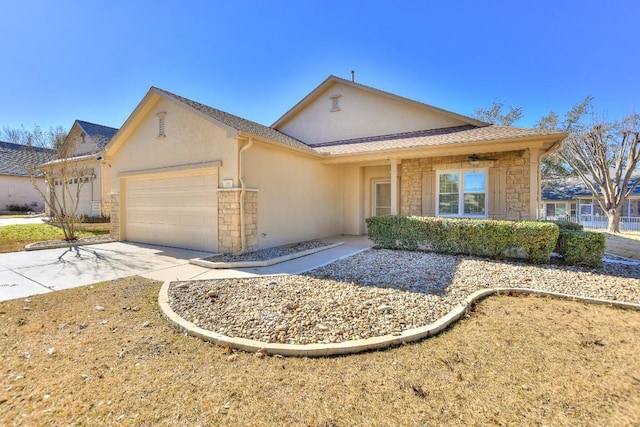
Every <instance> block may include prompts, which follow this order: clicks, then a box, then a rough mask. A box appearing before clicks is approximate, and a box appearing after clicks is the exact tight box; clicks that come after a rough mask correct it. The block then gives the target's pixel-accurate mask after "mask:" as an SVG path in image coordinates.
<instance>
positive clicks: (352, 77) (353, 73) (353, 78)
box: [351, 70, 356, 82]
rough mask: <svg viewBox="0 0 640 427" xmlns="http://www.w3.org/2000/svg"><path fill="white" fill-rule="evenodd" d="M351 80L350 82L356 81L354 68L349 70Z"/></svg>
mask: <svg viewBox="0 0 640 427" xmlns="http://www.w3.org/2000/svg"><path fill="white" fill-rule="evenodd" d="M351 81H352V82H355V81H356V72H355V70H351Z"/></svg>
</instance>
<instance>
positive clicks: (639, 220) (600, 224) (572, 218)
mask: <svg viewBox="0 0 640 427" xmlns="http://www.w3.org/2000/svg"><path fill="white" fill-rule="evenodd" d="M545 219H548V220H553V221H569V222H576V223H578V224H581V225H582V226H583V227H584V228H594V229H598V230H606V229H607V228H609V220H608V219H607V217H606V216H604V215H559V216H548V217H545ZM620 231H640V217H637V216H623V217H620Z"/></svg>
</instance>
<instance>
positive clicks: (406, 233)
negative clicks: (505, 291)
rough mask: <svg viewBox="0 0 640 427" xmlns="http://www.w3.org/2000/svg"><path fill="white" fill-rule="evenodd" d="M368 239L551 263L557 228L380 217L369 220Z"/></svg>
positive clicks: (524, 223)
mask: <svg viewBox="0 0 640 427" xmlns="http://www.w3.org/2000/svg"><path fill="white" fill-rule="evenodd" d="M366 221H367V226H368V229H369V237H370V238H371V240H373V242H374V243H375V244H376V245H378V246H379V247H382V248H393V249H408V250H420V249H423V250H430V251H434V252H439V253H447V254H466V255H478V256H486V257H491V258H497V259H502V258H528V259H529V261H530V262H534V263H537V262H548V261H549V259H550V258H551V252H552V251H553V248H554V247H555V244H556V241H557V239H558V233H559V229H558V226H556V225H555V224H551V223H545V222H538V221H497V220H485V219H482V220H477V219H457V218H433V217H407V216H396V215H387V216H377V217H371V218H367V220H366Z"/></svg>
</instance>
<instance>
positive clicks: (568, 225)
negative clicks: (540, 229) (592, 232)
mask: <svg viewBox="0 0 640 427" xmlns="http://www.w3.org/2000/svg"><path fill="white" fill-rule="evenodd" d="M542 222H551V223H553V224H555V225H557V226H558V227H560V230H571V231H582V230H583V229H584V227H583V226H582V225H581V224H578V223H576V222H570V221H557V220H554V221H552V220H544V221H542Z"/></svg>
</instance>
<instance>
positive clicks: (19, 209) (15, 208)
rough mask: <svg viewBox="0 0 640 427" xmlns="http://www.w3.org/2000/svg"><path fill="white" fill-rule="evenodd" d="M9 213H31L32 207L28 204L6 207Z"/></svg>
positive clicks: (15, 204)
mask: <svg viewBox="0 0 640 427" xmlns="http://www.w3.org/2000/svg"><path fill="white" fill-rule="evenodd" d="M5 207H6V208H7V210H8V211H9V212H29V211H31V207H30V206H29V205H27V204H26V203H25V204H24V205H18V204H17V203H14V204H11V205H5Z"/></svg>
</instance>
